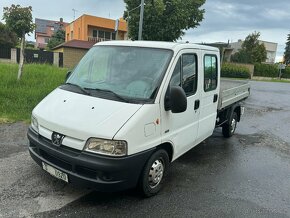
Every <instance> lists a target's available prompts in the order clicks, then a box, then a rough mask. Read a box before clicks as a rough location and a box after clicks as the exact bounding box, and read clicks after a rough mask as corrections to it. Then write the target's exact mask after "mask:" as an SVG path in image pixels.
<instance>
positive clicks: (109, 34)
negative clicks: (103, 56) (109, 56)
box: [105, 32, 111, 40]
mask: <svg viewBox="0 0 290 218" xmlns="http://www.w3.org/2000/svg"><path fill="white" fill-rule="evenodd" d="M105 39H108V40H110V39H111V33H110V32H105Z"/></svg>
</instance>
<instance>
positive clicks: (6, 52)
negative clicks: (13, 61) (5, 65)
mask: <svg viewBox="0 0 290 218" xmlns="http://www.w3.org/2000/svg"><path fill="white" fill-rule="evenodd" d="M0 58H3V59H10V58H11V48H3V47H0Z"/></svg>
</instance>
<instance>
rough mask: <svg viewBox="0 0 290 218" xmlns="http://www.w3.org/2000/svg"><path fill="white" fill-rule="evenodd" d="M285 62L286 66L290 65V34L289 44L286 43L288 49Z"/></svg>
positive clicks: (285, 53)
mask: <svg viewBox="0 0 290 218" xmlns="http://www.w3.org/2000/svg"><path fill="white" fill-rule="evenodd" d="M284 61H285V64H286V65H288V64H290V34H288V38H287V42H286V48H285V52H284Z"/></svg>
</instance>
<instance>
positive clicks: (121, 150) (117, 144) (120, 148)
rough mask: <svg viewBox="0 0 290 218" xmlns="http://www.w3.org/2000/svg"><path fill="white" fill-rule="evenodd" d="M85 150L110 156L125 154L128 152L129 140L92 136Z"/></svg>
mask: <svg viewBox="0 0 290 218" xmlns="http://www.w3.org/2000/svg"><path fill="white" fill-rule="evenodd" d="M84 150H85V151H89V152H94V153H98V154H104V155H109V156H124V155H126V154H127V142H126V141H117V140H107V139H97V138H90V139H89V140H88V141H87V143H86V145H85V148H84Z"/></svg>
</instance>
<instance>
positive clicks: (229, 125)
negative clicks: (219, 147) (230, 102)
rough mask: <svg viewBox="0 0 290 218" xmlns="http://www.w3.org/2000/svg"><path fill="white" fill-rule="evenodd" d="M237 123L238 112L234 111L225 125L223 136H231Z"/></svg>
mask: <svg viewBox="0 0 290 218" xmlns="http://www.w3.org/2000/svg"><path fill="white" fill-rule="evenodd" d="M237 123H238V114H237V113H236V112H234V113H233V116H232V118H231V120H230V121H229V122H228V123H226V124H224V125H223V129H222V131H223V136H224V137H225V138H229V137H231V136H232V135H233V134H234V133H235V130H236V127H237Z"/></svg>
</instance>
